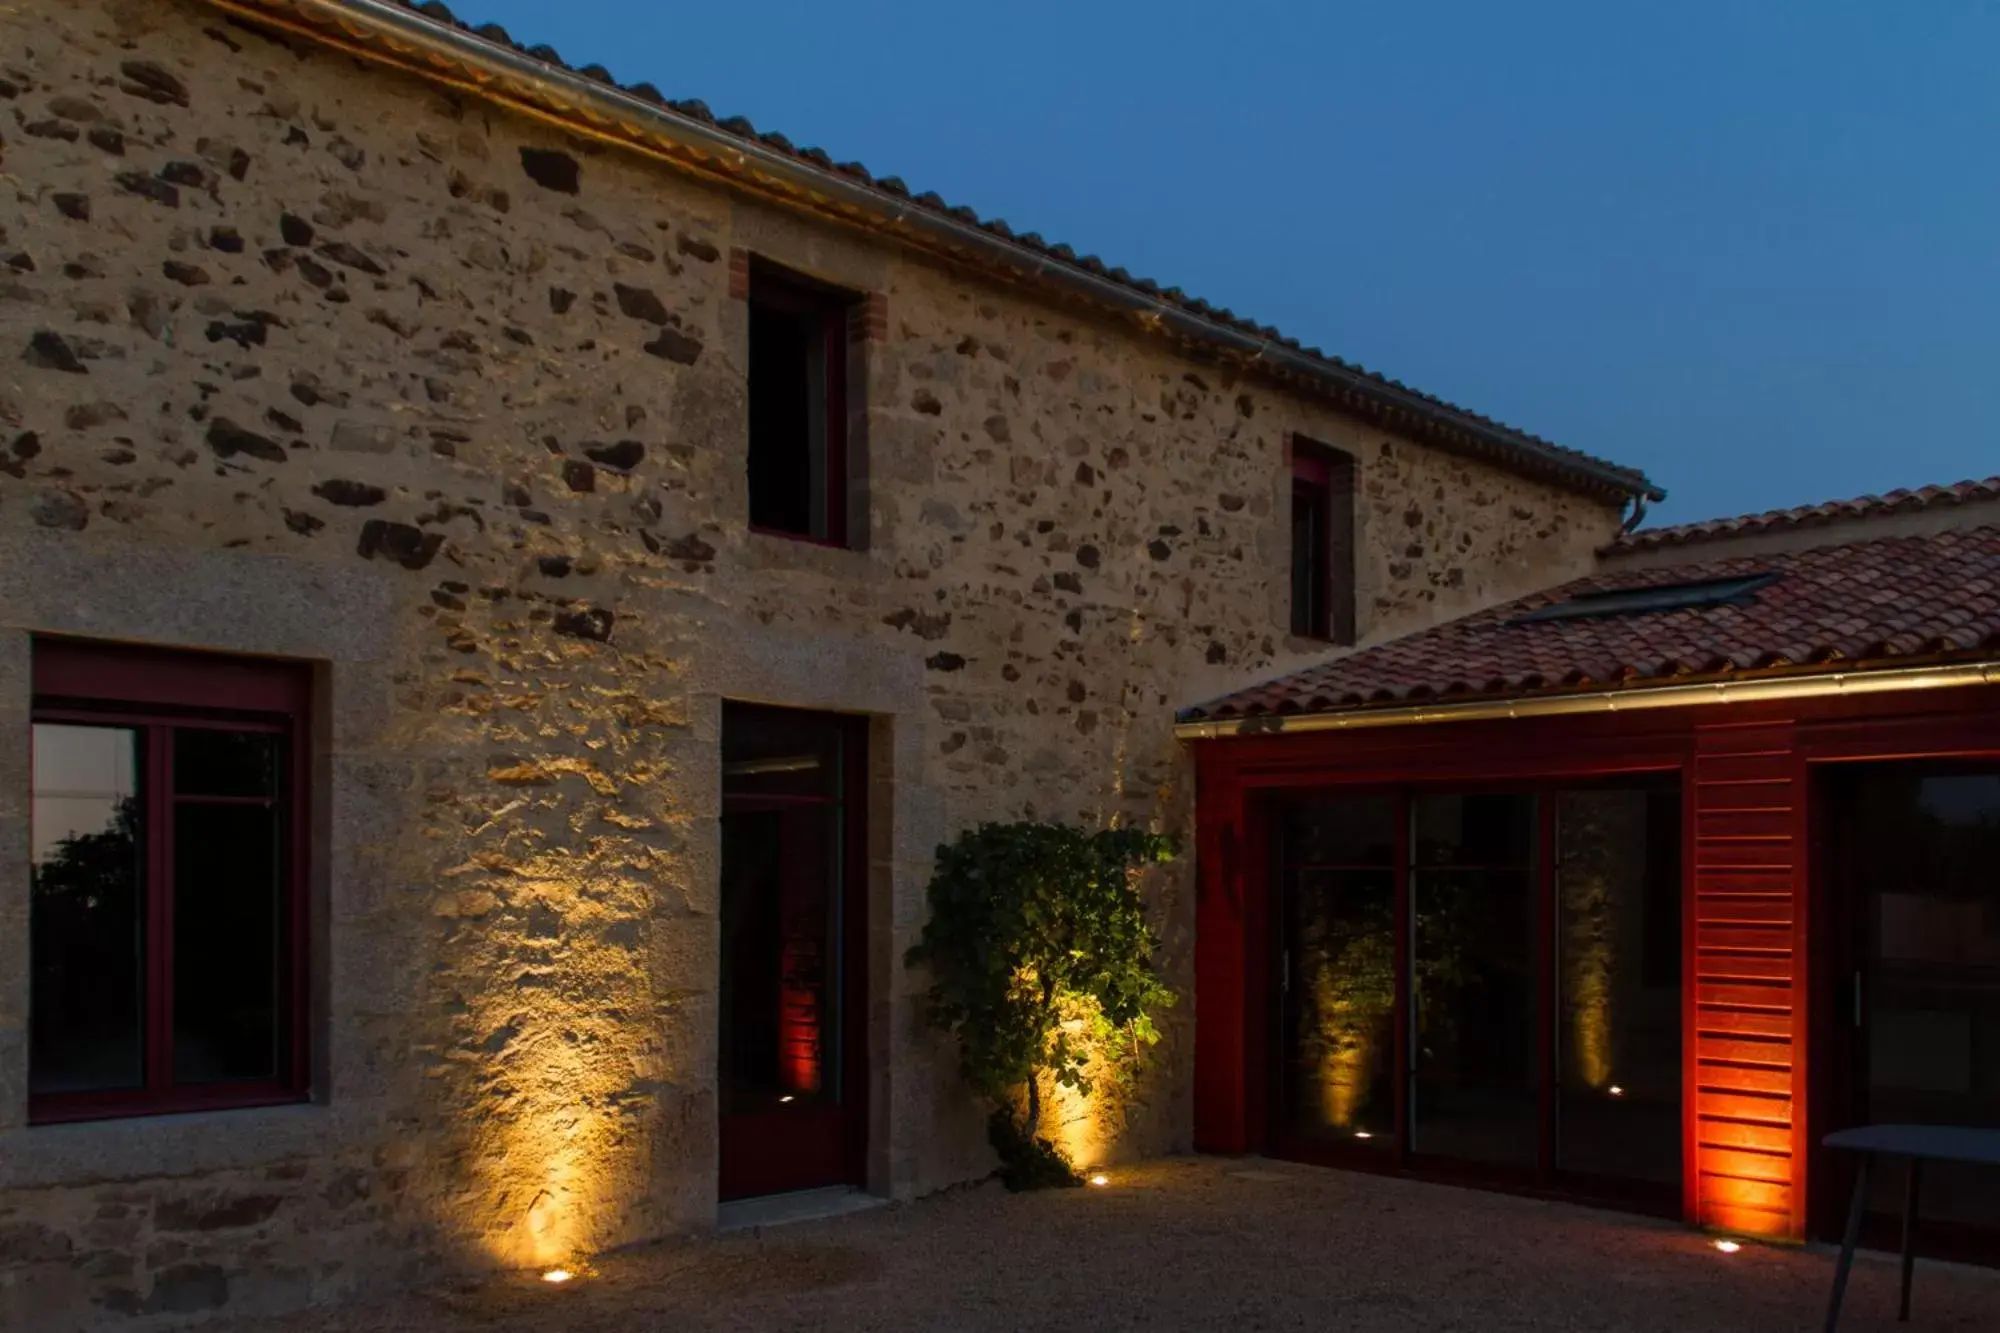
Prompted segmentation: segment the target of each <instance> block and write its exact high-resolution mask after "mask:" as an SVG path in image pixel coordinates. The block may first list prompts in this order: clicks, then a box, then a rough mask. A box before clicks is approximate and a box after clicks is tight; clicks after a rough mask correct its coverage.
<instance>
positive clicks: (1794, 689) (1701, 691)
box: [1174, 662, 2000, 741]
mask: <svg viewBox="0 0 2000 1333" xmlns="http://www.w3.org/2000/svg"><path fill="white" fill-rule="evenodd" d="M1967 685H2000V662H1968V663H1964V664H1961V665H1955V666H1927V667H1891V668H1885V669H1882V670H1876V671H1835V672H1827V673H1822V674H1818V675H1810V676H1765V677H1761V678H1758V679H1754V680H1717V681H1709V682H1707V683H1705V684H1700V685H1662V686H1657V687H1654V688H1650V689H1647V688H1635V689H1625V690H1595V691H1592V692H1590V693H1587V694H1557V695H1543V696H1540V697H1536V698H1528V699H1471V700H1467V701H1465V702H1463V703H1429V704H1412V705H1409V706H1407V707H1401V708H1366V709H1357V710H1355V711H1353V712H1347V713H1304V714H1273V713H1266V714H1262V715H1260V716H1257V717H1230V718H1213V719H1208V720H1205V721H1200V722H1182V723H1180V724H1179V725H1177V726H1176V727H1175V728H1174V735H1176V736H1178V737H1179V738H1180V739H1182V740H1184V741H1210V740H1224V739H1229V738H1232V737H1246V738H1247V737H1256V736H1275V735H1291V734H1293V733H1295V732H1309V731H1361V730H1367V729H1372V728H1375V727H1408V726H1416V725H1419V724H1424V723H1432V722H1484V721H1492V720H1496V719H1501V718H1509V719H1512V718H1531V717H1572V716H1576V715H1579V714H1584V713H1629V712H1637V711H1639V710H1641V709H1649V708H1698V707H1703V706H1709V705H1714V704H1749V703H1770V702H1774V701H1778V700H1791V699H1827V698H1833V697H1835V696H1844V697H1849V698H1854V697H1859V696H1861V695H1868V694H1892V693H1901V692H1903V691H1906V690H1944V689H1955V688H1959V687H1962V686H1967Z"/></svg>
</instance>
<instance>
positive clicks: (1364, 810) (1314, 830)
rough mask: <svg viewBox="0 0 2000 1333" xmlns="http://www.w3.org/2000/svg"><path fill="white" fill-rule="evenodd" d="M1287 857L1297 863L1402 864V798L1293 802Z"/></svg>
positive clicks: (1389, 866) (1288, 816)
mask: <svg viewBox="0 0 2000 1333" xmlns="http://www.w3.org/2000/svg"><path fill="white" fill-rule="evenodd" d="M1284 839H1285V842H1284V847H1285V851H1284V860H1285V864H1287V865H1292V866H1308V865H1311V866H1354V867H1362V866H1379V867H1381V868H1383V869H1393V868H1394V867H1395V864H1396V798H1395V797H1393V796H1380V797H1372V796H1371V797H1361V798H1351V799H1341V800H1330V801H1314V802H1311V803H1308V804H1299V805H1294V806H1289V807H1287V808H1286V810H1285V814H1284Z"/></svg>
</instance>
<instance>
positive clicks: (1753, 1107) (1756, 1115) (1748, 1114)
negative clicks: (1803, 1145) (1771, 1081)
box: [1694, 1092, 1792, 1125]
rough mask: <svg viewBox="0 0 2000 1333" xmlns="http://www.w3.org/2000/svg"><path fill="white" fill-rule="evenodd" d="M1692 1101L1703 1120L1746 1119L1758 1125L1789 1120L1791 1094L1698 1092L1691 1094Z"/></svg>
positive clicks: (1781, 1123)
mask: <svg viewBox="0 0 2000 1333" xmlns="http://www.w3.org/2000/svg"><path fill="white" fill-rule="evenodd" d="M1694 1104H1695V1107H1696V1110H1697V1113H1698V1114H1699V1115H1700V1116H1701V1117H1702V1119H1703V1120H1708V1119H1711V1118H1727V1119H1730V1120H1748V1121H1752V1122H1754V1123H1756V1124H1760V1125H1789V1124H1791V1123H1792V1099H1791V1098H1790V1097H1759V1096H1756V1095H1754V1094H1750V1093H1736V1092H1697V1093H1695V1095H1694Z"/></svg>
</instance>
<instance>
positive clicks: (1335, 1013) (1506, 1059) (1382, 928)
mask: <svg viewBox="0 0 2000 1333" xmlns="http://www.w3.org/2000/svg"><path fill="white" fill-rule="evenodd" d="M1680 796H1681V793H1680V782H1679V778H1678V776H1677V775H1668V776H1662V777H1659V778H1650V777H1649V778H1642V779H1624V780H1620V781H1617V782H1610V783H1602V784H1592V785H1582V784H1580V785H1576V786H1565V787H1556V786H1545V787H1535V788H1519V789H1513V790H1496V791H1483V792H1482V791H1475V792H1452V791H1402V792H1386V793H1384V792H1375V793H1367V794H1344V793H1343V794H1325V795H1313V796H1307V797H1302V798H1295V799H1289V800H1287V801H1286V802H1285V804H1284V805H1283V806H1282V807H1281V809H1280V810H1279V811H1278V812H1277V815H1278V817H1277V819H1276V821H1275V834H1276V840H1277V846H1276V848H1275V849H1274V851H1275V857H1274V863H1275V865H1276V867H1277V875H1276V883H1275V886H1274V888H1275V894H1274V907H1275V908H1276V911H1275V913H1274V917H1273V922H1274V927H1275V929H1274V931H1273V934H1274V937H1275V938H1274V947H1275V954H1276V956H1275V958H1274V960H1273V967H1272V976H1273V978H1274V982H1275V987H1276V990H1277V994H1276V996H1275V997H1274V1004H1273V1009H1274V1021H1273V1041H1274V1045H1275V1048H1276V1051H1277V1059H1276V1060H1275V1061H1274V1062H1273V1063H1274V1074H1273V1079H1274V1088H1273V1096H1272V1098H1271V1102H1270V1105H1271V1107H1272V1112H1273V1119H1274V1122H1275V1123H1274V1124H1273V1125H1272V1137H1273V1141H1274V1142H1275V1144H1276V1145H1277V1148H1278V1151H1279V1152H1280V1153H1282V1154H1284V1155H1288V1156H1294V1157H1300V1158H1303V1159H1306V1160H1314V1161H1324V1162H1328V1163H1329V1164H1334V1165H1352V1166H1359V1167H1364V1168H1372V1169H1393V1170H1415V1171H1420V1172H1423V1173H1425V1174H1432V1175H1438V1176H1442V1177H1446V1178H1474V1179H1484V1180H1487V1181H1490V1182H1492V1183H1495V1184H1500V1185H1505V1186H1514V1187H1521V1188H1528V1189H1533V1190H1541V1191H1551V1192H1562V1193H1568V1194H1576V1195H1582V1196H1587V1197H1592V1198H1604V1199H1609V1200H1614V1201H1625V1202H1630V1203H1634V1204H1636V1205H1639V1206H1644V1207H1651V1208H1656V1209H1659V1210H1662V1211H1671V1210H1672V1209H1673V1208H1674V1207H1675V1206H1677V1205H1678V1203H1679V1199H1680V1186H1681V1138H1682V1135H1681V1095H1682V1092H1681V1090H1682V1075H1681V1069H1682V1061H1681V845H1682V829H1681V808H1680V807H1681V799H1680Z"/></svg>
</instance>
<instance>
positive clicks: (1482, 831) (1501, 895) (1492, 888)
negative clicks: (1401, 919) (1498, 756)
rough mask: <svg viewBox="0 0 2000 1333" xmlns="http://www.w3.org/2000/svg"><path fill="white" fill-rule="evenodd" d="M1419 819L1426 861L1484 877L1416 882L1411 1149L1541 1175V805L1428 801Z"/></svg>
mask: <svg viewBox="0 0 2000 1333" xmlns="http://www.w3.org/2000/svg"><path fill="white" fill-rule="evenodd" d="M1412 818H1413V824H1414V828H1415V831H1416V838H1417V841H1416V847H1417V850H1418V851H1419V853H1420V855H1422V856H1423V857H1425V858H1427V859H1430V860H1432V861H1433V862H1442V863H1446V864H1450V863H1453V862H1464V863H1468V864H1473V865H1482V864H1483V867H1484V868H1479V869H1435V868H1427V867H1426V866H1424V865H1421V864H1420V865H1419V867H1418V868H1416V869H1413V870H1412V871H1411V876H1410V895H1411V910H1412V912H1413V913H1414V915H1415V921H1414V931H1413V934H1414V950H1413V953H1414V957H1413V960H1412V962H1413V969H1414V977H1413V980H1414V983H1415V985H1414V996H1413V999H1414V1004H1413V1013H1412V1015H1411V1026H1412V1029H1413V1043H1412V1045H1413V1064H1414V1070H1413V1073H1414V1076H1415V1077H1414V1080H1413V1087H1412V1102H1413V1109H1412V1132H1413V1140H1412V1146H1413V1147H1414V1148H1415V1149H1416V1151H1418V1152H1422V1153H1435V1154H1438V1155H1440V1156H1446V1157H1454V1158H1460V1159H1463V1160H1467V1161H1478V1162H1491V1163H1499V1164H1505V1165H1513V1166H1534V1165H1535V1164H1536V1163H1537V1162H1538V1161H1539V1160H1540V1155H1541V1099H1540V1096H1539V1093H1538V1089H1537V1079H1536V1070H1537V1065H1538V1063H1539V1062H1538V1060H1537V1044H1538V1043H1537V1025H1536V1009H1537V1005H1536V996H1537V989H1536V968H1537V966H1538V965H1539V959H1540V950H1539V949H1538V948H1537V947H1536V935H1537V928H1536V916H1537V914H1536V909H1535V888H1534V883H1535V881H1534V874H1533V872H1532V869H1531V863H1532V850H1533V846H1534V825H1535V804H1534V800H1533V798H1532V797H1527V796H1464V797H1460V796H1425V797H1419V798H1417V799H1416V800H1415V801H1413V802H1412ZM1510 861H1511V864H1510Z"/></svg>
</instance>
